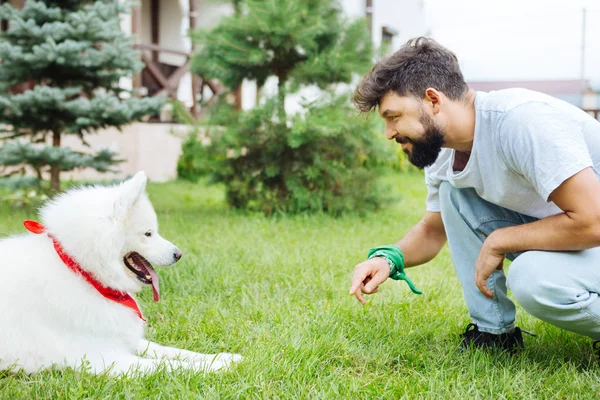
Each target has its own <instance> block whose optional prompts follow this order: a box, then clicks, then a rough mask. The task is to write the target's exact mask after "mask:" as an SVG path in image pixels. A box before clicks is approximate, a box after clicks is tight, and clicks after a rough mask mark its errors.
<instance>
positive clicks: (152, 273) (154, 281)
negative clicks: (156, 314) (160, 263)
mask: <svg viewBox="0 0 600 400" xmlns="http://www.w3.org/2000/svg"><path fill="white" fill-rule="evenodd" d="M148 273H149V274H150V276H151V277H152V295H153V296H154V301H159V300H160V291H159V290H158V274H157V273H156V271H155V270H154V268H148Z"/></svg>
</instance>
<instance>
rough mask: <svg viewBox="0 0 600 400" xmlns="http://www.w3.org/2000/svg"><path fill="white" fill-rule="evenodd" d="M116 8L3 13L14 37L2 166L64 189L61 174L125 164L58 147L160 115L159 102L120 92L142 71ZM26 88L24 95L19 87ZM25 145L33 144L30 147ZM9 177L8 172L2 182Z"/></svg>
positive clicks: (2, 111)
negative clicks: (123, 82) (71, 138)
mask: <svg viewBox="0 0 600 400" xmlns="http://www.w3.org/2000/svg"><path fill="white" fill-rule="evenodd" d="M125 11H126V10H125V9H124V8H123V6H122V5H120V4H119V2H118V1H115V0H101V1H82V0H60V1H51V0H46V1H33V0H28V1H27V2H26V4H25V6H24V7H23V8H22V9H20V10H19V9H15V8H13V7H11V6H10V5H9V4H5V5H3V6H1V7H0V18H1V19H6V20H8V21H9V24H10V25H9V30H8V31H7V32H4V33H2V35H1V36H0V60H1V62H0V139H2V140H3V146H2V147H1V148H0V165H2V166H4V167H5V170H6V167H7V166H8V167H10V170H12V171H13V173H14V171H24V170H25V166H28V167H30V168H33V170H34V171H36V173H37V175H38V176H39V177H40V178H41V177H42V176H43V175H44V174H45V173H47V172H49V173H50V185H51V188H52V189H54V190H60V173H61V171H71V170H73V169H78V168H94V169H96V170H97V171H100V172H106V171H109V170H110V168H111V166H112V165H114V164H115V163H118V162H120V161H121V160H118V159H116V154H115V153H114V152H111V151H108V150H102V151H100V152H98V153H97V154H84V153H80V152H75V151H73V150H72V149H70V148H65V147H61V138H62V136H63V135H78V136H79V137H80V138H81V140H82V141H83V143H85V137H86V136H87V135H90V134H94V133H97V131H98V130H100V129H104V128H107V127H117V128H119V127H121V126H123V125H125V124H128V123H131V122H134V121H139V120H141V119H142V118H143V117H144V116H146V115H149V114H155V113H157V112H158V110H159V109H160V106H161V105H162V104H163V101H164V100H163V99H160V98H137V97H135V96H132V93H131V92H129V91H126V90H124V89H122V88H120V87H119V80H120V78H122V77H126V76H131V75H132V74H134V73H136V72H139V71H140V70H141V69H142V68H143V64H142V62H141V61H140V57H139V54H138V52H137V51H135V50H134V49H133V47H132V40H131V37H129V36H128V35H126V34H125V33H124V32H122V31H121V28H120V21H119V15H120V13H122V12H125ZM23 87H25V88H26V90H24V91H22V90H20V89H19V88H23ZM24 139H28V142H27V141H25V140H24ZM50 143H51V145H50ZM7 174H8V173H7V172H5V173H4V175H7Z"/></svg>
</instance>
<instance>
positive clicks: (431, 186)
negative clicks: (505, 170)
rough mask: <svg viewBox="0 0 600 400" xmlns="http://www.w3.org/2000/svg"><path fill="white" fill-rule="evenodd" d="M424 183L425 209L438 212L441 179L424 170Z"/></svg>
mask: <svg viewBox="0 0 600 400" xmlns="http://www.w3.org/2000/svg"><path fill="white" fill-rule="evenodd" d="M425 184H426V185H427V198H426V199H425V206H426V209H427V211H431V212H440V210H441V208H440V184H441V181H440V180H438V179H435V178H434V177H433V176H431V175H430V174H428V173H427V170H426V171H425Z"/></svg>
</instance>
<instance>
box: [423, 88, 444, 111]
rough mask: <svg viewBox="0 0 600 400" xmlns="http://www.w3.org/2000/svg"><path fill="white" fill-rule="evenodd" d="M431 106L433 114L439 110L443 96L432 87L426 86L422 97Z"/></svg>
mask: <svg viewBox="0 0 600 400" xmlns="http://www.w3.org/2000/svg"><path fill="white" fill-rule="evenodd" d="M423 100H424V101H425V102H426V103H427V104H428V105H429V107H430V108H431V112H432V113H433V115H435V114H437V113H439V112H440V108H441V105H442V102H443V101H444V98H443V96H442V93H441V92H440V91H438V90H436V89H434V88H427V90H425V98H424V99H423Z"/></svg>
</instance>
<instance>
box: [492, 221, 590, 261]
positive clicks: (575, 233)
mask: <svg viewBox="0 0 600 400" xmlns="http://www.w3.org/2000/svg"><path fill="white" fill-rule="evenodd" d="M486 242H488V243H486V244H487V245H489V246H491V248H492V249H493V250H495V251H497V252H498V253H502V254H507V253H520V252H523V251H528V250H546V251H576V250H585V249H589V248H592V247H596V246H600V224H598V223H594V221H586V220H581V219H577V218H573V217H571V216H569V215H568V214H567V213H564V214H558V215H554V216H551V217H548V218H544V219H541V220H539V221H535V222H531V223H529V224H523V225H517V226H510V227H507V228H502V229H498V230H496V231H494V232H492V234H491V235H490V236H489V237H488V239H487V241H486Z"/></svg>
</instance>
